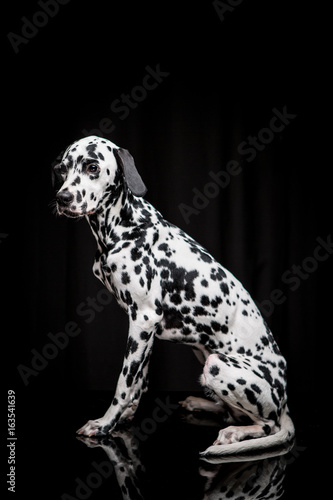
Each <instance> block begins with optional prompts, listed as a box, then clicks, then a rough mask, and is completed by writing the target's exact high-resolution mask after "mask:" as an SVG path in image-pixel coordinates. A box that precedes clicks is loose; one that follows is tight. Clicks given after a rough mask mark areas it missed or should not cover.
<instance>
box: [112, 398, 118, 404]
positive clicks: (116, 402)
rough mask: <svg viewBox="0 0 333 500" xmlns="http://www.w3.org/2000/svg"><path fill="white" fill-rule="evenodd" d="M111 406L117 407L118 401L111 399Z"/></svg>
mask: <svg viewBox="0 0 333 500" xmlns="http://www.w3.org/2000/svg"><path fill="white" fill-rule="evenodd" d="M112 404H113V406H117V404H118V399H117V398H113V400H112Z"/></svg>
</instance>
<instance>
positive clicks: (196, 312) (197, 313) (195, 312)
mask: <svg viewBox="0 0 333 500" xmlns="http://www.w3.org/2000/svg"><path fill="white" fill-rule="evenodd" d="M193 316H207V312H206V311H205V309H204V308H203V307H200V306H196V307H195V308H194V309H193Z"/></svg>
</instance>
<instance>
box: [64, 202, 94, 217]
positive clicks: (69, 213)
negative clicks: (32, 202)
mask: <svg viewBox="0 0 333 500" xmlns="http://www.w3.org/2000/svg"><path fill="white" fill-rule="evenodd" d="M57 210H58V214H59V215H66V217H70V218H71V219H78V218H80V217H84V216H85V215H91V214H93V213H94V210H90V211H89V212H77V211H76V210H72V209H71V208H65V207H60V206H59V205H57Z"/></svg>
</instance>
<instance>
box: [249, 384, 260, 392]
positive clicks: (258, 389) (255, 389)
mask: <svg viewBox="0 0 333 500" xmlns="http://www.w3.org/2000/svg"><path fill="white" fill-rule="evenodd" d="M251 388H252V389H253V390H254V392H256V393H257V394H261V389H260V387H258V386H257V384H251Z"/></svg>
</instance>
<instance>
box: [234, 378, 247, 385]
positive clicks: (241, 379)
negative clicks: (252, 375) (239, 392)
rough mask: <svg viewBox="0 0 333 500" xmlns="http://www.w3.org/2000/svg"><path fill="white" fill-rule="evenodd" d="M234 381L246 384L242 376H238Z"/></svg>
mask: <svg viewBox="0 0 333 500" xmlns="http://www.w3.org/2000/svg"><path fill="white" fill-rule="evenodd" d="M236 382H237V384H239V385H245V384H246V380H244V379H243V378H238V379H237V380H236Z"/></svg>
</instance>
